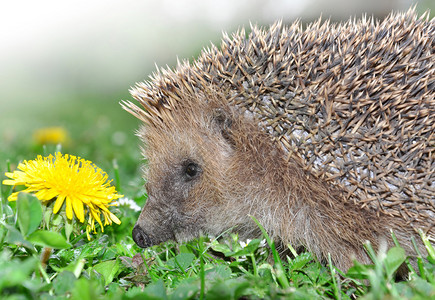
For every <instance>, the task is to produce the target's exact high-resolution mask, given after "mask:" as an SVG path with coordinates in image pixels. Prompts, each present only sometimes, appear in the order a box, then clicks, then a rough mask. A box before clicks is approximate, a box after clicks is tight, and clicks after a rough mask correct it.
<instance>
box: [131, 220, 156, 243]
mask: <svg viewBox="0 0 435 300" xmlns="http://www.w3.org/2000/svg"><path fill="white" fill-rule="evenodd" d="M132 236H133V240H134V242H135V243H136V245H138V246H139V247H141V248H147V247H150V246H152V245H153V243H152V242H151V239H150V237H149V236H148V235H147V234H146V233H145V231H144V230H143V229H142V228H141V227H140V226H139V225H136V226H134V228H133V232H132Z"/></svg>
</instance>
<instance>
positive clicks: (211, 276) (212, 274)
mask: <svg viewBox="0 0 435 300" xmlns="http://www.w3.org/2000/svg"><path fill="white" fill-rule="evenodd" d="M231 274H232V271H231V269H230V268H229V267H228V266H226V265H217V266H215V267H214V268H212V269H210V270H207V271H205V276H206V279H207V280H209V281H215V280H218V279H228V278H230V277H231Z"/></svg>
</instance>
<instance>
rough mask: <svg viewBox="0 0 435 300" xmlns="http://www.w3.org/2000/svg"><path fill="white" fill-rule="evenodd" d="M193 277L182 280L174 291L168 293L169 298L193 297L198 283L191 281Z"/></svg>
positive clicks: (180, 299)
mask: <svg viewBox="0 0 435 300" xmlns="http://www.w3.org/2000/svg"><path fill="white" fill-rule="evenodd" d="M193 279H194V278H188V279H187V280H184V281H183V282H182V283H181V284H180V285H179V286H177V288H176V289H175V290H174V292H173V293H172V294H171V295H170V297H169V298H170V299H171V300H187V299H194V298H195V296H196V295H197V294H198V291H199V286H198V283H197V282H195V281H193Z"/></svg>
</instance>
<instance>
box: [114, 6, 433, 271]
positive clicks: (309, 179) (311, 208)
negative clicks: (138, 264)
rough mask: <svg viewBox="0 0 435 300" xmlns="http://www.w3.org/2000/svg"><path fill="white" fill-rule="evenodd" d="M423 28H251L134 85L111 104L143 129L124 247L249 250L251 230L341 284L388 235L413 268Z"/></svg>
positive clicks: (426, 102) (428, 227)
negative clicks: (137, 203) (140, 186)
mask: <svg viewBox="0 0 435 300" xmlns="http://www.w3.org/2000/svg"><path fill="white" fill-rule="evenodd" d="M434 20H435V19H430V18H429V14H428V13H427V12H426V13H424V14H423V15H421V16H420V17H419V16H418V15H417V14H416V12H415V9H410V10H409V11H407V12H405V13H394V12H393V13H391V14H390V15H389V16H387V17H386V18H385V19H384V20H383V21H378V20H375V19H374V18H368V17H364V16H363V17H362V18H360V19H358V20H357V19H350V20H349V21H347V22H342V23H331V22H329V21H322V20H320V19H319V20H318V21H316V22H313V23H311V24H309V25H307V26H306V27H305V28H302V26H301V24H300V22H299V21H296V22H294V23H293V24H291V25H287V26H286V25H283V24H282V22H280V21H278V22H276V23H275V24H273V25H271V26H270V27H269V28H262V27H258V26H253V25H251V30H250V33H249V34H247V33H245V30H244V29H240V30H239V31H238V32H236V33H234V34H233V35H232V36H231V37H230V36H229V35H228V34H224V35H223V38H222V44H221V45H220V47H216V46H214V45H211V46H209V47H208V48H205V49H204V50H203V52H202V53H201V54H200V56H199V57H198V58H197V59H196V60H194V61H193V62H192V63H189V62H188V61H184V62H178V65H177V67H176V68H174V69H170V68H169V69H161V70H158V71H157V72H155V73H154V74H153V75H152V76H151V78H150V80H148V81H146V82H141V83H137V84H136V86H135V87H133V88H132V89H131V91H130V92H131V95H132V97H133V98H134V99H135V100H137V101H138V103H139V105H136V104H134V103H132V102H131V101H123V102H122V103H121V104H122V106H123V108H124V109H125V110H127V111H128V112H130V113H131V114H133V115H134V116H136V117H137V118H138V119H139V120H141V121H142V122H143V125H142V126H141V128H140V129H139V130H138V133H137V134H138V136H139V137H140V139H141V140H142V141H143V143H144V146H143V147H142V152H143V156H144V158H145V159H146V162H147V163H146V167H144V170H145V172H144V178H145V182H146V185H145V188H146V190H147V193H148V199H147V203H146V204H145V206H144V208H143V210H142V212H141V214H140V216H139V218H138V220H137V222H136V225H135V226H134V228H133V232H132V235H133V239H134V241H135V242H136V244H137V245H138V246H140V247H143V248H145V247H149V246H152V245H155V244H159V243H161V242H163V241H167V240H175V241H180V242H181V241H186V240H190V239H193V238H195V237H198V236H199V235H201V234H207V235H211V236H218V235H220V234H222V233H223V232H225V231H226V230H229V229H230V230H233V231H236V232H238V234H239V236H240V237H241V238H256V237H260V236H261V232H260V230H259V229H258V226H257V225H256V224H255V223H254V222H253V220H252V219H253V217H254V218H256V219H257V220H258V221H259V222H260V223H261V224H262V225H263V226H264V228H265V229H266V231H267V232H268V234H269V235H270V236H271V237H272V238H273V240H275V241H276V244H277V245H281V249H285V246H286V245H288V244H290V245H292V246H293V247H294V248H297V249H305V250H307V251H310V252H312V253H313V254H314V255H315V256H316V257H317V258H318V259H319V260H320V261H326V258H328V255H330V257H331V259H332V262H333V263H334V264H335V266H337V267H338V268H340V269H342V270H347V269H348V268H349V267H350V266H352V264H353V260H355V259H356V260H359V261H360V262H362V263H369V262H370V259H369V257H368V255H367V254H366V252H365V250H364V247H363V244H364V243H365V242H367V241H368V242H370V243H371V245H373V247H374V248H375V249H378V250H379V249H381V248H382V247H383V245H386V246H394V243H393V239H392V233H391V232H393V233H394V235H395V236H396V237H397V241H398V242H399V244H400V245H401V246H402V247H403V248H404V249H405V251H406V252H407V254H408V255H409V256H411V257H412V256H413V255H415V253H416V249H415V247H413V246H412V245H413V243H412V239H414V238H415V239H416V240H419V238H418V236H417V232H418V231H419V230H422V231H423V232H425V233H426V234H427V235H428V236H429V238H430V239H433V238H434V237H435V229H434V220H435V184H434V179H435V171H434V170H435V134H434V129H435V122H434V120H435V65H434V64H435V21H434ZM417 243H418V242H417ZM418 245H420V246H421V244H418ZM417 247H418V246H417ZM421 248H423V247H421Z"/></svg>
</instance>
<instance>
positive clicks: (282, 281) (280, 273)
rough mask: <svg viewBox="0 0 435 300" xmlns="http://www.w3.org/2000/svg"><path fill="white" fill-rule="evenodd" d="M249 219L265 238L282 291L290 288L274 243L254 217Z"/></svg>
mask: <svg viewBox="0 0 435 300" xmlns="http://www.w3.org/2000/svg"><path fill="white" fill-rule="evenodd" d="M251 218H252V220H254V222H255V223H256V224H257V226H258V227H259V228H260V230H261V232H262V233H263V235H264V237H265V238H266V241H267V243H268V244H269V247H270V249H271V250H272V254H273V259H274V261H275V266H276V277H277V278H278V281H279V283H280V284H281V286H282V287H283V288H284V289H288V288H290V284H289V282H288V279H287V276H286V274H285V271H284V266H283V265H282V261H281V258H280V257H279V254H278V251H276V248H275V242H274V241H272V240H271V239H270V237H269V235H268V234H267V232H266V230H265V229H264V227H263V226H262V225H261V224H260V222H258V220H257V219H256V218H255V217H254V216H251Z"/></svg>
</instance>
